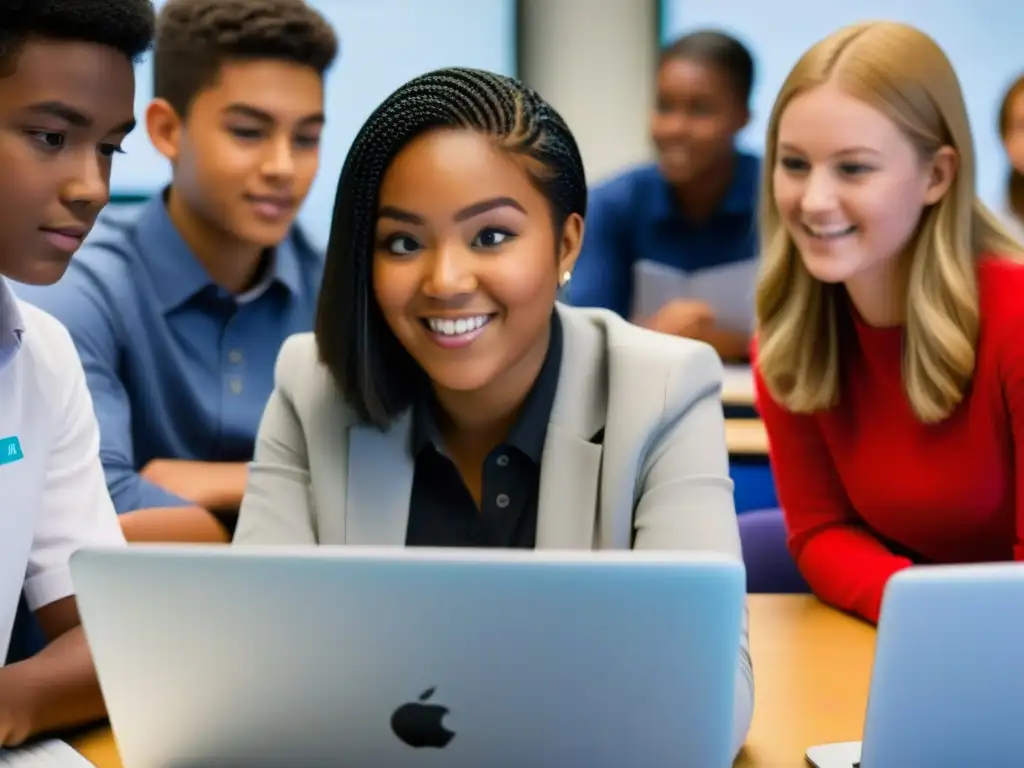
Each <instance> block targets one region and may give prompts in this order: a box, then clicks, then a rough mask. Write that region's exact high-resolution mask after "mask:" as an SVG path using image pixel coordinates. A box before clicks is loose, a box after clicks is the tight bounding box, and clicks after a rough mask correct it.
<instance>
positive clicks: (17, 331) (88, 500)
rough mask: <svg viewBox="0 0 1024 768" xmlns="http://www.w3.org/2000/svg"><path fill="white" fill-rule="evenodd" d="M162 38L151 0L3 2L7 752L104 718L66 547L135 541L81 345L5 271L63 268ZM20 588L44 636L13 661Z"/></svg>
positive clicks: (42, 272)
mask: <svg viewBox="0 0 1024 768" xmlns="http://www.w3.org/2000/svg"><path fill="white" fill-rule="evenodd" d="M152 36H153V6H152V3H151V2H150V0H27V1H26V0H0V169H2V172H0V749H2V748H4V747H9V746H14V745H17V744H20V743H21V742H23V741H25V740H26V739H28V738H30V737H33V736H36V735H39V734H42V733H47V732H53V731H55V730H60V729H64V728H67V727H69V726H74V725H78V724H83V723H86V722H88V721H90V720H95V719H99V718H100V717H102V716H103V714H104V711H103V710H104V708H103V699H102V697H101V695H100V688H99V685H98V683H97V681H96V672H95V670H94V669H93V665H92V660H91V658H90V655H89V649H88V646H87V644H86V639H85V635H84V633H83V632H82V629H81V627H80V626H79V616H78V609H77V607H76V602H75V597H74V585H73V584H72V581H71V572H70V558H71V556H72V555H73V554H74V552H75V551H76V550H78V549H80V548H82V547H87V546H97V545H101V546H123V545H124V537H123V535H122V532H121V528H120V526H118V523H117V516H116V515H115V514H114V508H113V506H112V504H111V502H110V495H109V494H108V493H107V489H106V485H105V483H104V478H103V468H102V467H101V465H100V459H99V434H98V427H97V423H96V416H95V414H94V413H93V408H92V401H91V399H90V397H89V391H88V389H87V388H86V384H85V374H84V373H83V371H82V363H81V360H80V359H79V357H78V354H77V352H76V351H75V347H74V344H73V343H72V341H71V339H70V338H69V336H68V333H67V330H66V329H64V328H63V327H62V326H61V324H60V323H58V322H57V321H56V320H54V319H53V317H51V316H49V315H48V314H46V313H45V312H42V311H40V310H39V309H37V308H36V307H32V306H30V305H28V304H25V303H24V302H21V301H18V300H17V299H16V298H15V296H14V293H13V291H12V290H11V285H10V284H9V283H11V282H13V281H19V282H22V283H33V284H35V285H46V284H49V283H53V282H55V281H56V280H59V279H60V278H61V275H63V274H64V271H65V269H67V267H68V262H69V261H70V259H71V258H72V255H73V254H74V252H75V251H76V250H77V249H78V247H79V246H80V245H81V242H82V239H83V238H84V237H85V235H86V234H87V233H88V232H89V230H90V229H91V228H92V226H93V223H94V222H95V221H96V217H97V216H98V215H99V213H100V210H101V209H102V208H103V206H104V205H106V204H107V201H108V199H109V197H110V172H111V164H112V162H113V158H114V156H115V155H117V153H118V151H119V150H120V147H121V143H122V142H123V141H124V138H125V136H126V135H127V134H128V132H129V131H131V130H132V128H133V126H134V124H135V119H134V115H133V102H134V93H135V73H134V69H133V62H134V60H135V59H136V58H137V57H138V56H140V55H141V54H142V53H144V52H145V51H146V49H147V48H148V47H149V45H150V42H151V40H152ZM22 595H24V599H25V604H27V606H28V608H29V609H31V610H32V611H34V612H35V616H36V618H37V619H38V625H39V626H40V627H41V628H42V631H43V634H44V635H45V640H46V641H48V642H47V644H46V647H45V648H43V649H42V650H40V651H39V653H37V654H35V655H34V656H32V657H31V658H28V659H25V660H20V661H17V662H16V663H10V664H8V665H7V666H4V665H3V661H4V659H5V658H7V657H8V647H9V644H10V640H11V637H12V628H13V625H14V617H15V612H16V609H17V606H18V604H19V599H20V598H21V596H22ZM19 650H21V651H25V650H27V649H25V648H22V649H19ZM30 650H33V651H34V650H36V648H32V649H30ZM12 655H13V656H14V657H15V658H16V659H22V658H24V656H26V655H28V654H26V653H18V652H17V651H15V653H14V654H12ZM0 761H2V758H0ZM15 762H17V759H15Z"/></svg>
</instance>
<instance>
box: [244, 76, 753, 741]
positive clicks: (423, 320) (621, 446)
mask: <svg viewBox="0 0 1024 768" xmlns="http://www.w3.org/2000/svg"><path fill="white" fill-rule="evenodd" d="M586 190H587V187H586V179H585V177H584V171H583V162H582V159H581V158H580V153H579V149H578V148H577V145H576V142H575V140H574V139H573V136H572V134H571V133H570V131H569V129H568V127H567V126H566V124H565V122H564V121H563V120H562V118H561V117H560V116H559V115H558V113H557V112H555V110H554V109H552V108H551V107H550V106H549V105H548V104H547V103H545V102H544V101H543V100H542V99H541V98H540V96H538V95H537V94H536V93H534V92H533V91H532V90H530V89H528V88H526V87H525V86H524V85H522V84H521V83H519V82H517V81H515V80H512V79H510V78H506V77H502V76H499V75H495V74H491V73H489V72H481V71H476V70H465V69H447V70H441V71H437V72H432V73H429V74H426V75H423V76H421V77H418V78H416V79H415V80H412V81H411V82H409V83H407V84H406V85H404V86H402V87H401V88H399V89H398V90H397V91H396V92H395V93H394V94H392V95H391V96H389V97H388V98H387V100H386V101H385V102H384V103H383V104H382V105H381V106H380V107H379V108H378V109H377V110H376V111H375V112H374V113H373V114H372V115H371V116H370V118H369V120H368V121H367V123H366V124H365V125H364V126H363V128H362V130H361V131H360V133H359V135H358V136H357V137H356V139H355V141H354V143H353V145H352V148H351V150H350V152H349V155H348V159H347V160H346V163H345V167H344V169H343V170H342V174H341V180H340V182H339V186H338V194H337V201H336V204H335V212H334V222H333V230H332V233H331V239H330V244H329V247H328V255H327V264H326V270H325V274H324V282H323V287H322V293H321V297H320V305H319V309H318V317H317V321H316V331H315V333H314V334H301V335H297V336H293V337H292V338H291V339H289V340H288V341H287V342H286V343H285V345H284V347H283V348H282V350H281V353H280V356H279V358H278V363H277V371H276V389H275V391H274V393H273V395H272V396H271V399H270V402H269V404H268V405H267V409H266V412H265V414H264V417H263V422H262V425H261V427H260V432H259V437H258V440H257V446H256V452H255V459H254V462H253V464H252V467H251V470H250V476H249V484H248V488H247V490H246V494H245V498H244V500H243V503H242V507H241V514H240V518H239V524H238V529H237V532H236V535H235V542H236V543H238V544H376V545H407V546H441V547H446V546H469V547H503V548H526V549H533V548H558V549H591V548H595V549H630V548H633V549H660V550H666V549H671V550H687V551H709V552H718V553H724V554H726V555H727V556H730V557H735V558H737V559H739V558H740V557H741V553H740V543H739V533H738V526H737V522H736V515H735V511H734V507H733V498H732V483H731V481H730V480H729V474H728V457H727V451H726V446H725V437H724V422H723V416H722V408H721V404H720V400H719V388H720V384H721V363H720V362H719V360H718V357H717V355H716V354H715V352H714V351H713V350H712V348H711V347H710V346H707V345H705V344H704V343H702V342H698V341H693V340H689V339H683V338H679V337H672V336H667V335H663V334H659V333H655V332H652V331H647V330H644V329H641V328H638V327H636V326H633V325H630V324H629V323H627V322H626V321H625V320H623V319H621V318H620V317H619V316H617V315H615V314H614V313H612V312H610V311H607V310H600V309H597V310H589V309H577V308H570V307H566V306H563V305H561V304H559V303H557V302H556V294H557V292H558V289H559V287H560V286H562V285H564V284H565V283H566V282H567V281H568V280H569V278H570V276H571V274H572V269H573V264H574V262H575V260H576V257H577V255H578V253H579V250H580V244H581V242H582V239H583V217H584V212H585V210H586V202H587V200H586V197H587V192H586ZM744 623H745V622H744ZM739 645H740V657H739V659H738V661H739V674H738V675H737V681H738V684H737V699H736V705H737V715H736V720H735V747H736V749H738V748H739V746H740V745H741V744H742V742H743V739H744V737H745V734H746V730H747V727H748V725H749V722H750V715H751V708H752V698H753V695H752V673H751V669H750V661H749V656H748V653H747V643H746V631H745V628H744V630H743V632H742V642H741V643H740V644H739Z"/></svg>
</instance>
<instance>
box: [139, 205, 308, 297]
mask: <svg viewBox="0 0 1024 768" xmlns="http://www.w3.org/2000/svg"><path fill="white" fill-rule="evenodd" d="M166 193H167V190H164V192H163V193H161V194H159V195H154V196H153V198H152V199H151V200H149V202H147V203H146V207H145V209H144V210H143V212H142V216H141V218H140V219H139V227H138V233H137V236H138V238H139V242H138V250H139V253H140V255H141V256H142V259H143V261H144V262H145V264H146V269H147V270H148V271H149V272H150V274H151V275H152V276H153V286H154V290H155V291H156V295H157V298H158V299H159V301H160V302H161V304H162V309H163V311H165V312H170V311H172V310H174V309H177V308H178V307H180V306H181V305H182V304H184V303H185V302H186V301H188V300H189V299H191V298H192V297H193V296H195V295H196V294H197V293H199V292H200V291H202V290H204V289H206V288H208V287H210V286H213V285H214V283H213V281H212V280H211V279H210V275H209V274H208V273H207V272H206V269H205V268H204V267H203V265H202V264H200V263H199V260H198V259H196V257H195V254H193V253H192V249H191V248H189V247H188V245H187V244H186V243H185V240H184V239H183V238H182V236H181V235H180V234H179V233H178V229H177V227H175V226H174V223H173V222H172V221H171V217H170V215H169V214H168V213H167V205H166V203H165V202H164V201H165V197H166ZM297 237H298V235H297V233H296V231H295V230H293V231H292V232H291V233H289V235H288V237H286V238H285V240H284V242H282V243H281V244H280V245H278V246H277V248H275V249H274V262H273V264H272V265H271V267H270V275H271V276H270V280H271V282H277V283H281V285H283V286H284V287H285V288H287V289H288V291H289V292H290V293H291V294H292V295H296V294H298V293H299V292H300V291H301V290H302V281H301V270H300V265H299V256H298V253H297V252H296V245H297V244H296V242H295V240H296V239H297ZM154 246H155V247H154Z"/></svg>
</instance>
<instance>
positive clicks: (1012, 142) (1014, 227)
mask: <svg viewBox="0 0 1024 768" xmlns="http://www.w3.org/2000/svg"><path fill="white" fill-rule="evenodd" d="M999 135H1000V136H1002V137H1003V145H1004V146H1005V147H1006V157H1007V159H1008V160H1009V161H1010V174H1009V177H1008V179H1007V182H1006V200H1005V203H1004V208H1005V210H1004V211H1003V214H1004V216H1005V219H1006V225H1007V227H1008V228H1009V230H1010V232H1011V233H1012V234H1013V235H1014V236H1015V237H1016V238H1017V239H1018V240H1020V241H1021V242H1022V243H1024V75H1022V76H1021V77H1019V78H1018V79H1017V81H1016V82H1015V83H1014V84H1013V85H1012V86H1010V90H1009V91H1007V92H1006V98H1005V99H1003V105H1002V107H1001V108H1000V110H999Z"/></svg>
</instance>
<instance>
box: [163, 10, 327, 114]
mask: <svg viewBox="0 0 1024 768" xmlns="http://www.w3.org/2000/svg"><path fill="white" fill-rule="evenodd" d="M337 55H338V38H337V36H336V35H335V34H334V30H333V29H332V28H331V25H330V24H329V23H327V20H326V19H324V17H323V16H321V15H320V14H319V13H317V12H316V11H315V10H314V9H313V8H312V7H310V6H309V4H308V3H306V2H305V0H167V3H166V4H165V5H164V7H163V8H161V10H160V16H159V17H158V19H157V30H156V50H155V52H154V56H153V95H154V96H155V97H156V98H158V99H165V100H166V101H167V102H168V103H169V104H170V105H171V106H172V107H174V109H175V111H176V112H177V113H178V114H179V115H185V114H186V113H187V112H188V109H189V107H190V106H191V105H192V102H193V100H194V99H195V97H196V96H197V95H198V94H199V92H200V91H202V90H203V89H204V88H206V87H208V86H209V85H211V84H212V83H214V82H215V81H216V79H217V75H218V74H219V73H220V69H221V67H222V66H223V64H224V63H225V62H226V61H231V60H258V59H278V60H281V61H288V62H292V63H295V64H300V65H302V66H308V67H310V68H312V69H314V70H316V72H318V73H319V74H320V75H321V76H323V75H324V74H325V73H326V72H327V70H328V69H330V66H331V64H333V63H334V59H335V58H336V57H337Z"/></svg>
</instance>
